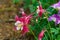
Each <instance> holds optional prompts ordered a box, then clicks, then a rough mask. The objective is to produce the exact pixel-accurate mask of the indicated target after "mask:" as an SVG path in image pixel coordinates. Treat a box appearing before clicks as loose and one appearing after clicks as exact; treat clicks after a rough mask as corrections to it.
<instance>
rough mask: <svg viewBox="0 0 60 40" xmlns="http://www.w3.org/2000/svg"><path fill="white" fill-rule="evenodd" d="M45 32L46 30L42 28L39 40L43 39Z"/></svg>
mask: <svg viewBox="0 0 60 40" xmlns="http://www.w3.org/2000/svg"><path fill="white" fill-rule="evenodd" d="M44 32H45V30H42V31H41V32H40V33H39V36H38V40H42V38H43V36H44Z"/></svg>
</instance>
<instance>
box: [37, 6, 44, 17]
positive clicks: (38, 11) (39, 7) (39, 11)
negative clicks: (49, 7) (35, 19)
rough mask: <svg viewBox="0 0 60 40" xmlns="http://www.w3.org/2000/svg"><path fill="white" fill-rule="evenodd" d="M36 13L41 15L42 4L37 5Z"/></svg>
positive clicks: (42, 10)
mask: <svg viewBox="0 0 60 40" xmlns="http://www.w3.org/2000/svg"><path fill="white" fill-rule="evenodd" d="M37 8H38V9H37V13H38V15H39V16H40V17H41V16H42V13H43V12H44V9H43V8H42V6H41V5H40V6H37Z"/></svg>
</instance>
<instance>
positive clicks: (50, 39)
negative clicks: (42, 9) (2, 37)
mask: <svg viewBox="0 0 60 40" xmlns="http://www.w3.org/2000/svg"><path fill="white" fill-rule="evenodd" d="M44 15H45V16H46V18H47V21H48V14H47V13H45V14H44ZM48 25H49V29H50V28H51V26H50V23H49V21H48ZM47 32H48V31H47ZM50 32H51V31H50ZM48 34H49V32H48ZM49 37H50V40H53V39H52V33H51V36H50V34H49Z"/></svg>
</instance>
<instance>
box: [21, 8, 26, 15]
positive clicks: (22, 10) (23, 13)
mask: <svg viewBox="0 0 60 40" xmlns="http://www.w3.org/2000/svg"><path fill="white" fill-rule="evenodd" d="M20 10H21V12H22V16H27V15H26V13H25V12H24V9H23V8H20Z"/></svg>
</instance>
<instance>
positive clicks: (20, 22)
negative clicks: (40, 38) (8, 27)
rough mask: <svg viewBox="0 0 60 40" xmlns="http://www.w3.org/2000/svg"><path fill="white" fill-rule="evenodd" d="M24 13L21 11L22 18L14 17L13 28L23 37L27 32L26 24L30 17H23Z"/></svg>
mask: <svg viewBox="0 0 60 40" xmlns="http://www.w3.org/2000/svg"><path fill="white" fill-rule="evenodd" d="M23 13H24V11H22V17H20V18H19V17H18V16H17V15H16V16H15V21H16V23H15V26H16V28H15V29H16V30H21V33H22V34H23V35H24V34H25V33H26V32H29V29H28V24H29V22H30V19H31V17H32V15H28V16H27V15H25V13H24V14H23Z"/></svg>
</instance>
